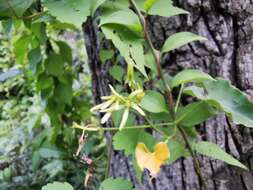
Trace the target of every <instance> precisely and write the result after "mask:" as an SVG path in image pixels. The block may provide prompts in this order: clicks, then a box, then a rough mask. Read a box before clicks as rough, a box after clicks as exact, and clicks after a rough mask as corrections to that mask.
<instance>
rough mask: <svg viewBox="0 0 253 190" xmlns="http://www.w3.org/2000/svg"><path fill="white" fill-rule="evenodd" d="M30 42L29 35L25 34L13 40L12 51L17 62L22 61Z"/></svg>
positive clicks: (20, 62)
mask: <svg viewBox="0 0 253 190" xmlns="http://www.w3.org/2000/svg"><path fill="white" fill-rule="evenodd" d="M30 43H31V36H27V35H24V36H22V37H20V38H19V39H18V40H17V41H15V43H14V49H13V51H14V54H15V58H16V62H17V63H19V64H22V63H24V61H25V59H26V56H27V52H28V47H29V44H30Z"/></svg>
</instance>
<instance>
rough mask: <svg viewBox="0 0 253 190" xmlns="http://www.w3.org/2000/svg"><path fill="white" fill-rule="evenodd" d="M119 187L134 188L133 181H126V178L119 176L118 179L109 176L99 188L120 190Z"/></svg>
mask: <svg viewBox="0 0 253 190" xmlns="http://www.w3.org/2000/svg"><path fill="white" fill-rule="evenodd" d="M119 187H120V189H122V190H134V189H133V188H132V184H131V182H129V181H126V180H124V179H121V178H117V179H112V178H109V179H106V180H105V181H103V183H102V184H101V186H100V188H99V190H118V189H119Z"/></svg>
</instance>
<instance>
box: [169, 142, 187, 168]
mask: <svg viewBox="0 0 253 190" xmlns="http://www.w3.org/2000/svg"><path fill="white" fill-rule="evenodd" d="M167 145H168V147H169V149H170V158H169V160H168V163H169V164H171V163H173V162H175V161H176V160H177V159H178V158H180V157H186V156H188V155H189V153H188V151H187V149H186V148H185V145H184V144H183V143H182V142H179V141H177V140H174V139H169V140H168V143H167Z"/></svg>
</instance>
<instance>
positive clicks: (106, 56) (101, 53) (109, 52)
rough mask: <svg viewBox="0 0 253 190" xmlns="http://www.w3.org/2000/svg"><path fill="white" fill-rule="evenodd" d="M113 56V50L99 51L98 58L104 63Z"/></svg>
mask: <svg viewBox="0 0 253 190" xmlns="http://www.w3.org/2000/svg"><path fill="white" fill-rule="evenodd" d="M113 55H114V51H113V50H107V49H106V50H105V49H101V50H100V51H99V57H100V59H101V62H102V63H105V62H106V61H107V60H109V59H111V58H112V57H113Z"/></svg>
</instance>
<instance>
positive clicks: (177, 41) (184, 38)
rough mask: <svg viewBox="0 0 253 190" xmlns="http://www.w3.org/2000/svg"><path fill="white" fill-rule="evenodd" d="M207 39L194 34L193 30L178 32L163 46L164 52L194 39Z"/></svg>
mask: <svg viewBox="0 0 253 190" xmlns="http://www.w3.org/2000/svg"><path fill="white" fill-rule="evenodd" d="M200 40H206V38H204V37H201V36H198V35H196V34H193V33H191V32H178V33H175V34H173V35H171V36H170V37H169V38H168V39H167V40H166V41H165V43H164V45H163V47H162V53H165V52H169V51H172V50H175V49H177V48H180V47H182V46H184V45H186V44H188V43H191V42H194V41H200Z"/></svg>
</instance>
